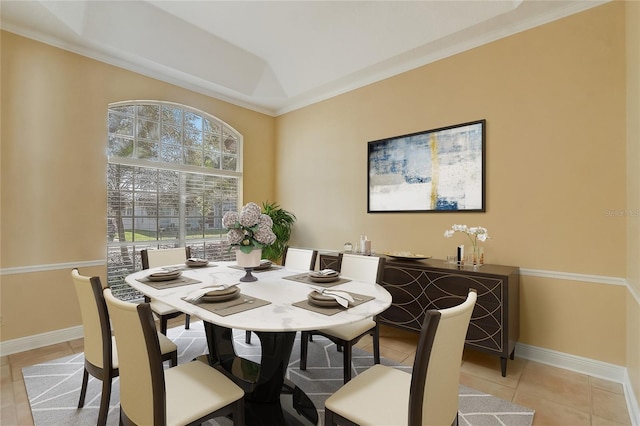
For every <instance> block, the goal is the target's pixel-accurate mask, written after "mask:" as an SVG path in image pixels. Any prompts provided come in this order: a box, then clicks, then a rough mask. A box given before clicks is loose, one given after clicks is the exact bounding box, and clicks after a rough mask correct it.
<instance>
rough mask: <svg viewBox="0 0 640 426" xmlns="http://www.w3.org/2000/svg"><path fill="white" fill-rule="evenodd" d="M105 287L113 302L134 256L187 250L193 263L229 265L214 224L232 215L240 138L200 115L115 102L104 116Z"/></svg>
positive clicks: (129, 293)
mask: <svg viewBox="0 0 640 426" xmlns="http://www.w3.org/2000/svg"><path fill="white" fill-rule="evenodd" d="M108 123H109V141H108V151H107V154H108V163H109V164H108V168H107V239H108V242H107V280H108V282H109V285H110V286H111V287H112V288H113V291H114V293H116V294H117V295H118V297H120V298H122V299H125V300H129V299H137V298H139V297H140V295H139V294H138V293H137V292H136V291H135V290H133V289H132V288H130V287H129V286H128V285H127V284H126V283H125V281H124V277H125V276H127V275H128V274H131V273H133V272H135V271H136V270H139V269H140V268H141V265H142V261H141V259H140V250H142V249H145V248H169V247H183V246H185V245H188V246H189V247H190V248H191V252H192V255H193V256H197V257H207V258H209V259H216V260H232V259H233V254H232V253H229V252H228V250H227V248H228V245H227V243H226V231H225V230H224V228H223V226H222V216H223V215H224V212H226V211H230V210H231V211H234V210H237V209H238V207H239V205H240V201H241V199H242V197H241V188H242V155H241V153H242V135H240V134H239V133H238V132H237V131H235V130H234V129H233V128H231V127H230V126H229V125H227V124H226V123H224V122H222V121H220V120H218V119H217V118H215V117H213V116H211V115H209V114H206V113H204V112H202V111H198V110H195V109H193V108H189V107H186V106H183V105H178V104H173V103H166V102H149V101H144V102H142V101H140V102H123V103H117V104H112V105H110V106H109V111H108Z"/></svg>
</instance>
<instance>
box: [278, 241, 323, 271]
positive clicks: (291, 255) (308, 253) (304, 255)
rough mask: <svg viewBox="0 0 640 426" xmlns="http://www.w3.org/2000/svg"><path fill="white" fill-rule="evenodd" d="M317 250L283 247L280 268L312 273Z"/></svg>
mask: <svg viewBox="0 0 640 426" xmlns="http://www.w3.org/2000/svg"><path fill="white" fill-rule="evenodd" d="M317 257H318V251H317V250H311V249H302V248H294V247H289V246H287V247H285V248H284V253H283V255H282V266H284V267H285V268H287V269H292V270H300V271H313V270H314V269H316V258H317Z"/></svg>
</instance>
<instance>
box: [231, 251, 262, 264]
mask: <svg viewBox="0 0 640 426" xmlns="http://www.w3.org/2000/svg"><path fill="white" fill-rule="evenodd" d="M261 259H262V249H253V250H251V251H250V252H249V253H244V252H242V251H241V250H236V264H237V265H238V266H241V267H243V268H255V267H256V266H260V260H261Z"/></svg>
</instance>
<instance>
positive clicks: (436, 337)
mask: <svg viewBox="0 0 640 426" xmlns="http://www.w3.org/2000/svg"><path fill="white" fill-rule="evenodd" d="M476 298H477V294H476V291H475V290H473V289H471V290H469V294H468V295H467V299H466V300H465V301H464V302H463V303H462V304H460V305H457V306H454V307H452V308H447V309H441V310H429V311H427V313H426V315H425V319H424V322H423V324H422V329H421V331H420V340H419V341H418V348H417V351H416V357H415V359H414V362H413V369H412V373H411V374H409V373H406V372H404V371H400V370H397V369H395V368H393V367H388V366H384V365H375V366H373V367H372V368H369V369H367V370H365V371H364V372H363V373H361V374H359V375H358V376H356V377H355V378H354V379H353V380H351V381H350V382H349V383H347V384H346V385H344V386H343V387H342V388H340V389H338V391H337V392H336V393H334V394H333V395H331V396H330V397H329V398H328V399H327V401H326V402H325V411H324V412H325V419H324V424H325V425H327V426H333V425H336V424H348V425H353V424H359V425H365V424H367V425H373V424H377V425H391V424H395V425H409V426H418V425H437V426H442V425H457V424H458V386H459V383H460V365H461V364H462V350H463V348H464V340H465V337H466V334H467V329H468V328H469V320H470V318H471V313H472V312H473V307H474V305H475V303H476Z"/></svg>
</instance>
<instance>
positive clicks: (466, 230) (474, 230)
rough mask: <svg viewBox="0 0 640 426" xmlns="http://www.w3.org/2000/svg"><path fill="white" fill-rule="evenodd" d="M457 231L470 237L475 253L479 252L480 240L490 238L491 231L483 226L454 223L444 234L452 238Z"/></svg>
mask: <svg viewBox="0 0 640 426" xmlns="http://www.w3.org/2000/svg"><path fill="white" fill-rule="evenodd" d="M456 232H462V233H463V234H466V235H467V237H469V240H471V245H472V246H473V253H474V254H477V253H478V241H482V242H484V241H487V240H488V239H489V232H488V231H487V228H483V227H482V226H472V227H468V226H467V225H453V226H452V227H451V229H447V230H446V231H444V236H445V237H447V238H451V237H452V236H453V234H455V233H456Z"/></svg>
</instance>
